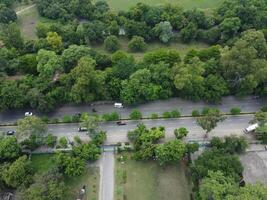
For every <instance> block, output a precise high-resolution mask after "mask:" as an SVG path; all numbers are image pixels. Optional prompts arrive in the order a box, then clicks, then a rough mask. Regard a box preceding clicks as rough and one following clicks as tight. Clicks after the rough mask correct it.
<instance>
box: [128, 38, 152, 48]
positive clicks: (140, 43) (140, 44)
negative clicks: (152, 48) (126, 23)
mask: <svg viewBox="0 0 267 200" xmlns="http://www.w3.org/2000/svg"><path fill="white" fill-rule="evenodd" d="M128 48H129V49H130V50H131V51H132V52H139V51H141V52H142V51H145V49H146V48H147V44H146V43H145V40H144V38H142V37H140V36H133V38H132V39H131V40H130V42H129V43H128Z"/></svg>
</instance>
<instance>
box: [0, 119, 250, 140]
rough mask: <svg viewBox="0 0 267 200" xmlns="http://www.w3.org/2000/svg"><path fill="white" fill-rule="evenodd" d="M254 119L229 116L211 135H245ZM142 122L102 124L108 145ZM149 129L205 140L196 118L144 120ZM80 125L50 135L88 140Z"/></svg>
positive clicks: (60, 127) (60, 128) (54, 129)
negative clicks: (181, 129) (184, 131)
mask: <svg viewBox="0 0 267 200" xmlns="http://www.w3.org/2000/svg"><path fill="white" fill-rule="evenodd" d="M252 119H253V115H242V116H229V117H228V118H227V119H226V120H225V121H223V122H221V123H219V124H218V126H217V127H216V128H215V129H214V130H213V131H212V132H211V133H210V135H212V136H219V137H224V136H226V135H231V134H237V135H244V133H243V129H244V128H246V127H247V126H248V125H249V121H250V120H252ZM140 122H141V121H127V125H125V126H117V125H116V124H115V122H105V123H101V124H100V128H101V129H102V130H105V131H107V140H106V144H116V143H117V142H126V141H127V132H128V131H130V130H133V129H135V128H136V126H137V124H138V123H140ZM142 122H143V123H144V124H145V125H146V126H147V127H149V128H151V127H154V126H164V127H165V128H166V137H165V138H166V140H170V139H172V138H174V135H173V130H174V129H175V128H179V127H186V128H187V129H188V130H189V135H188V136H187V138H186V139H187V140H198V139H203V135H204V131H203V130H202V129H201V128H200V127H199V126H198V125H197V123H196V119H195V118H180V119H158V120H142ZM78 126H79V124H58V125H49V126H48V129H49V132H50V133H53V134H54V135H56V136H57V137H62V136H66V137H68V138H69V139H70V140H72V139H73V137H74V136H75V135H78V136H80V137H81V139H83V140H86V139H87V140H88V136H87V135H86V133H84V132H78V130H77V129H78ZM15 128H16V127H1V128H0V131H7V130H14V129H15Z"/></svg>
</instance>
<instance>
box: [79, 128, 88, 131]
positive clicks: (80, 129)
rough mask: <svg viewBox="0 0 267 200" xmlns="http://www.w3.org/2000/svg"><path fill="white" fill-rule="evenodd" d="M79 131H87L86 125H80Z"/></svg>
mask: <svg viewBox="0 0 267 200" xmlns="http://www.w3.org/2000/svg"><path fill="white" fill-rule="evenodd" d="M78 131H79V132H84V131H87V128H86V127H79V128H78Z"/></svg>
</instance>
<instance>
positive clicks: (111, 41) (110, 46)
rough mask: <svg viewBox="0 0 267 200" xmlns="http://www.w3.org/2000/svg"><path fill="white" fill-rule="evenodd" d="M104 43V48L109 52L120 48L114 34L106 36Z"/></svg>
mask: <svg viewBox="0 0 267 200" xmlns="http://www.w3.org/2000/svg"><path fill="white" fill-rule="evenodd" d="M104 45H105V48H106V50H108V51H110V52H115V51H117V50H118V49H119V48H120V43H119V40H118V38H117V37H116V36H115V35H110V36H108V37H107V38H106V39H105V41H104Z"/></svg>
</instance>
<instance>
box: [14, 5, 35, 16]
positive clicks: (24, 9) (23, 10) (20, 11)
mask: <svg viewBox="0 0 267 200" xmlns="http://www.w3.org/2000/svg"><path fill="white" fill-rule="evenodd" d="M34 6H35V4H33V5H31V6H29V7H26V8H23V9H21V10H19V11H17V12H16V14H17V15H20V14H21V13H23V12H25V11H26V10H29V9H31V8H33V7H34Z"/></svg>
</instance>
